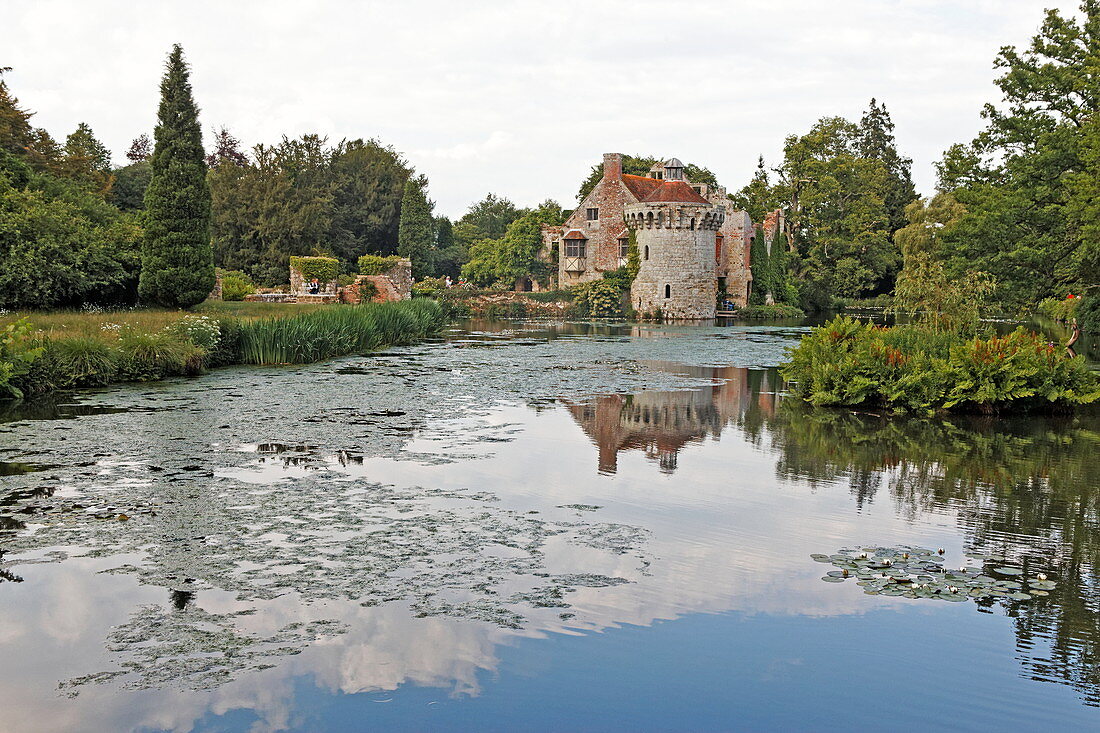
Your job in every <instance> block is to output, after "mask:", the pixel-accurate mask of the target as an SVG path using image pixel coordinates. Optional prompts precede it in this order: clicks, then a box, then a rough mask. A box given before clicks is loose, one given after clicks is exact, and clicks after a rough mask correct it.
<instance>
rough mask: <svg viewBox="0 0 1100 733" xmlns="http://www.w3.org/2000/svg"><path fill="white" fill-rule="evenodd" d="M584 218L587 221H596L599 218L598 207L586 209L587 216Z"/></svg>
mask: <svg viewBox="0 0 1100 733" xmlns="http://www.w3.org/2000/svg"><path fill="white" fill-rule="evenodd" d="M586 218H587V219H588V221H596V220H597V219H599V218H600V210H599V209H589V210H588V216H587V217H586Z"/></svg>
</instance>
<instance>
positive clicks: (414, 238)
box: [397, 176, 435, 278]
mask: <svg viewBox="0 0 1100 733" xmlns="http://www.w3.org/2000/svg"><path fill="white" fill-rule="evenodd" d="M427 185H428V179H427V178H425V177H424V176H419V177H417V178H410V179H409V180H407V181H405V193H404V195H403V196H402V197H401V218H400V223H399V225H398V230H397V254H399V255H401V256H402V257H408V258H409V259H410V260H412V268H413V277H416V278H422V277H426V276H427V275H429V274H431V272H432V261H431V255H432V246H433V244H434V242H435V225H434V221H433V219H432V203H431V202H430V201H428V197H427V196H426V195H425V194H424V189H425V188H426V187H427Z"/></svg>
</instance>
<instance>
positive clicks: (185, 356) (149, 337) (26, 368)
mask: <svg viewBox="0 0 1100 733" xmlns="http://www.w3.org/2000/svg"><path fill="white" fill-rule="evenodd" d="M17 315H18V314H8V315H6V316H5V317H4V318H3V320H0V335H2V336H3V338H2V341H0V397H4V396H18V395H20V394H23V395H30V394H41V393H44V392H50V391H53V390H59V389H72V388H78V387H95V386H103V385H107V384H112V383H115V382H146V381H156V380H159V379H164V378H166V377H172V376H181V375H192V374H199V373H201V372H202V371H204V370H205V369H208V368H211V367H218V366H227V365H230V364H304V363H309V362H314V361H321V360H323V359H329V358H332V357H337V356H346V355H349V354H359V353H366V352H369V351H372V350H375V349H379V348H382V347H385V346H390V345H395V344H408V343H412V342H415V341H418V340H420V339H423V338H425V337H427V336H430V335H433V334H435V333H438V331H439V330H440V328H441V327H442V325H443V323H444V317H443V312H442V309H441V308H440V307H439V305H438V304H436V303H434V302H432V301H429V300H423V299H417V300H413V301H404V302H399V303H378V304H368V305H359V306H344V305H327V306H326V305H300V306H296V305H281V304H278V305H276V304H264V303H216V304H214V303H211V304H204V305H203V306H200V307H199V308H197V309H196V310H195V312H190V313H189V312H184V311H164V310H159V311H158V310H134V311H120V312H102V313H85V312H82V313H48V314H29V315H27V316H25V317H22V318H17V317H16V316H17Z"/></svg>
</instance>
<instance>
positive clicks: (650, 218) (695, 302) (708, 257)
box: [625, 203, 725, 320]
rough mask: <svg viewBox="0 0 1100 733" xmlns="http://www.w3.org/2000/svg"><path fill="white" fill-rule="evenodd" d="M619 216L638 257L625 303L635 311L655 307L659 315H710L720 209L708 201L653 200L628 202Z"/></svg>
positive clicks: (714, 290)
mask: <svg viewBox="0 0 1100 733" xmlns="http://www.w3.org/2000/svg"><path fill="white" fill-rule="evenodd" d="M625 214H626V220H627V224H628V225H629V226H630V228H631V229H634V230H635V231H636V232H637V238H638V251H639V254H640V257H641V263H640V264H641V266H640V268H639V269H638V276H637V277H636V278H635V279H634V284H633V285H632V286H631V288H630V301H631V306H633V308H634V309H635V310H636V311H638V312H640V313H651V312H654V311H657V310H660V311H661V313H662V314H663V315H664V317H665V318H672V319H690V320H700V319H709V318H714V313H715V299H716V298H717V294H718V279H717V270H716V263H715V234H716V232H717V230H718V228H719V227H720V226H721V225H722V222H723V221H724V220H725V212H724V210H723V209H722V208H720V207H713V206H711V205H709V204H680V203H659V204H657V203H654V204H634V205H631V206H628V207H627V208H626V212H625ZM666 294H667V295H666Z"/></svg>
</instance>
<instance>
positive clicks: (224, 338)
mask: <svg viewBox="0 0 1100 733" xmlns="http://www.w3.org/2000/svg"><path fill="white" fill-rule="evenodd" d="M217 324H218V340H217V342H216V343H215V344H214V346H213V347H212V348H210V349H207V350H206V363H207V366H211V367H219V366H228V365H230V364H239V363H240V361H241V329H242V325H241V321H240V320H238V319H236V318H233V317H223V318H219V319H218V320H217Z"/></svg>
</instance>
